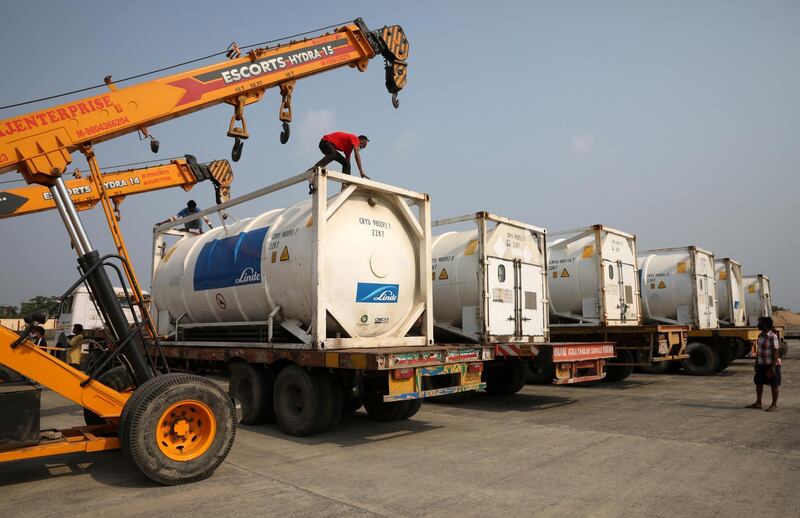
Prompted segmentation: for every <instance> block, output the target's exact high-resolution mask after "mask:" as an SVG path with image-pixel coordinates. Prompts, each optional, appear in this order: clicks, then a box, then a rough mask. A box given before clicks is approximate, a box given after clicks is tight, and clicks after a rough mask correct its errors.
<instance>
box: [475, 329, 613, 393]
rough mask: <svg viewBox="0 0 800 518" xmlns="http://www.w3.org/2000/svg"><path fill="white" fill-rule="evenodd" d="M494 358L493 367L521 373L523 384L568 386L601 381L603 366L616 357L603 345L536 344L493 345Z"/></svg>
mask: <svg viewBox="0 0 800 518" xmlns="http://www.w3.org/2000/svg"><path fill="white" fill-rule="evenodd" d="M551 336H552V335H551ZM494 354H495V359H494V361H493V362H492V363H493V364H496V365H498V366H500V367H499V368H500V369H503V370H506V371H508V370H511V369H521V370H522V375H523V377H524V379H525V381H527V382H534V383H543V384H547V383H552V384H554V385H569V384H573V383H586V382H590V381H600V380H602V379H603V378H605V376H606V365H607V362H609V361H612V360H613V359H614V358H615V357H616V349H615V344H614V343H613V342H607V341H601V342H599V341H586V342H578V341H575V342H563V343H556V342H540V343H535V344H524V345H521V344H496V345H495V346H494ZM492 363H489V364H487V365H486V369H485V371H486V372H491V369H492Z"/></svg>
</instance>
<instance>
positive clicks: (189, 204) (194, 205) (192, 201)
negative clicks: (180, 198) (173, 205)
mask: <svg viewBox="0 0 800 518" xmlns="http://www.w3.org/2000/svg"><path fill="white" fill-rule="evenodd" d="M186 206H187V207H189V208H190V209H193V208H195V207H197V202H196V201H194V200H189V201H188V202H187V203H186Z"/></svg>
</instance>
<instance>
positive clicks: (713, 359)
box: [681, 342, 719, 376]
mask: <svg viewBox="0 0 800 518" xmlns="http://www.w3.org/2000/svg"><path fill="white" fill-rule="evenodd" d="M686 353H687V354H688V355H689V357H688V358H687V359H685V360H682V361H681V365H682V366H683V370H685V371H686V372H687V373H689V374H691V375H692V376H708V375H709V374H713V373H714V372H716V371H717V367H718V366H719V355H718V354H717V351H715V350H714V348H713V347H711V346H710V345H708V344H707V343H704V342H692V343H690V344H689V345H687V346H686Z"/></svg>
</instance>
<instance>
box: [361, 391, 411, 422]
mask: <svg viewBox="0 0 800 518" xmlns="http://www.w3.org/2000/svg"><path fill="white" fill-rule="evenodd" d="M421 406H422V400H421V399H407V400H404V401H393V402H391V403H386V402H384V401H383V396H380V395H378V396H369V397H367V398H364V408H365V409H366V411H367V415H368V416H369V418H370V419H373V420H375V421H381V422H384V423H388V422H390V421H402V420H404V419H409V418H411V417H412V416H413V415H414V414H416V413H417V412H418V411H419V409H420V407H421Z"/></svg>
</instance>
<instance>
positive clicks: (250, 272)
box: [233, 266, 261, 284]
mask: <svg viewBox="0 0 800 518" xmlns="http://www.w3.org/2000/svg"><path fill="white" fill-rule="evenodd" d="M256 282H261V273H259V272H257V271H256V270H255V269H254V268H251V267H249V266H248V267H247V268H245V269H244V270H242V273H241V274H239V278H238V279H236V280H235V281H233V283H234V284H253V283H256Z"/></svg>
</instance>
